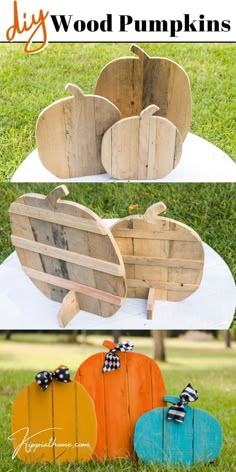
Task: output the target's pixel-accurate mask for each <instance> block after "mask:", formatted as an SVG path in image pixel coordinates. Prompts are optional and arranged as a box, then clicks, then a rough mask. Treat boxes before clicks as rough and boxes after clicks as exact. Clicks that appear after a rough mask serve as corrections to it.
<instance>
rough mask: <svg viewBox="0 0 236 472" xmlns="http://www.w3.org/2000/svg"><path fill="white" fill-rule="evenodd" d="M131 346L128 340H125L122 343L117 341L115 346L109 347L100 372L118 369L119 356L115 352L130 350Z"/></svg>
mask: <svg viewBox="0 0 236 472" xmlns="http://www.w3.org/2000/svg"><path fill="white" fill-rule="evenodd" d="M133 348H134V345H133V344H131V343H130V342H129V341H126V342H124V343H118V344H117V345H116V347H114V348H113V349H111V350H110V351H109V352H108V353H107V354H106V357H105V362H104V366H103V369H102V372H111V371H112V370H116V369H119V367H120V358H119V356H118V355H117V354H116V353H117V351H121V352H129V351H132V349H133Z"/></svg>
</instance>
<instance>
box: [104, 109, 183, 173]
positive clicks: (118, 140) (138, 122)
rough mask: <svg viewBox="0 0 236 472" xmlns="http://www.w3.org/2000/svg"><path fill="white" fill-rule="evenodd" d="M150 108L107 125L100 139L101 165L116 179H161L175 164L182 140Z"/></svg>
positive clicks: (173, 129) (169, 125) (170, 125)
mask: <svg viewBox="0 0 236 472" xmlns="http://www.w3.org/2000/svg"><path fill="white" fill-rule="evenodd" d="M157 110H158V107H156V106H154V105H150V106H149V107H147V108H146V109H145V110H143V111H142V112H141V114H140V116H135V117H131V118H125V119H123V120H120V121H118V122H117V123H115V124H114V125H113V126H111V127H110V128H109V129H108V130H107V131H106V133H105V134H104V137H103V139H102V163H103V166H104V168H105V169H106V171H107V172H108V174H110V175H112V177H114V178H116V179H136V180H139V179H142V180H145V179H161V178H163V177H165V176H166V175H168V174H169V173H170V172H171V171H172V170H173V169H174V168H175V167H176V166H177V165H178V163H179V161H180V158H181V154H182V138H181V135H180V133H179V131H178V130H177V128H176V127H175V126H174V125H173V124H172V123H171V122H170V121H169V120H167V119H166V118H162V117H158V116H153V113H155V112H156V111H157Z"/></svg>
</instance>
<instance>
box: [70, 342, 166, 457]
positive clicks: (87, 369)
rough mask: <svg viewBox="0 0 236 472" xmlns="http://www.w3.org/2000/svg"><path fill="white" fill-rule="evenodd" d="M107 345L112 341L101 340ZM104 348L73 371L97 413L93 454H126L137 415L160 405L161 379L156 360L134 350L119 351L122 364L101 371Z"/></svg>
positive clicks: (161, 393)
mask: <svg viewBox="0 0 236 472" xmlns="http://www.w3.org/2000/svg"><path fill="white" fill-rule="evenodd" d="M103 344H104V345H105V346H106V347H107V348H108V349H113V348H114V347H115V344H114V343H112V342H109V341H105V342H104V343H103ZM105 355H106V353H105V352H100V353H99V354H95V355H93V356H91V357H89V358H88V359H87V360H86V361H85V362H83V363H82V364H81V366H80V367H79V368H78V370H77V373H76V375H75V380H77V381H78V382H80V383H81V384H82V385H83V386H84V387H85V388H86V390H87V392H88V393H89V394H90V395H91V397H92V399H93V401H94V405H95V409H96V414H97V422H98V440H97V445H96V448H95V451H94V458H96V459H101V460H102V459H104V458H106V457H110V458H115V457H125V456H127V455H130V454H133V433H134V427H135V423H136V421H137V419H138V418H139V416H140V415H142V414H143V413H144V412H146V411H149V410H150V409H152V408H154V407H157V406H163V392H165V386H164V381H163V378H162V374H161V372H160V369H159V367H158V366H157V364H156V363H155V362H154V361H153V360H152V359H150V358H149V357H147V356H145V355H143V354H139V353H134V352H119V353H118V355H119V357H120V363H121V367H120V368H119V369H117V370H115V371H112V372H106V373H103V372H102V368H103V365H104V361H105Z"/></svg>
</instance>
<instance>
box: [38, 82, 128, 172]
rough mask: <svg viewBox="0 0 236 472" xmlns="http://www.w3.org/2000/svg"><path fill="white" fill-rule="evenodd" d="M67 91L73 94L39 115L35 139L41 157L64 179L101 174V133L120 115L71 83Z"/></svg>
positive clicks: (102, 100) (49, 167)
mask: <svg viewBox="0 0 236 472" xmlns="http://www.w3.org/2000/svg"><path fill="white" fill-rule="evenodd" d="M66 90H67V91H68V92H71V93H72V94H73V95H74V96H73V97H68V98H63V99H62V100H58V101H57V102H55V103H53V104H52V105H50V106H49V107H47V108H45V109H44V110H43V111H42V112H41V114H40V115H39V118H38V121H37V124H36V141H37V146H38V153H39V157H40V160H41V161H42V163H43V164H44V166H45V167H46V168H47V169H48V170H49V171H50V172H52V173H53V174H55V175H56V176H57V177H60V178H63V179H64V178H65V179H66V178H71V177H80V176H83V175H94V174H101V173H103V172H104V168H103V166H102V162H101V141H102V136H103V134H104V133H105V131H106V130H107V129H108V128H109V127H110V126H111V125H113V124H114V123H115V122H116V121H118V120H119V119H120V118H121V114H120V112H119V110H118V109H117V108H116V106H115V105H113V104H112V103H110V102H109V101H108V100H107V99H106V98H104V97H98V96H95V95H84V94H83V92H82V91H81V90H80V89H79V87H76V86H75V85H72V84H68V85H67V86H66Z"/></svg>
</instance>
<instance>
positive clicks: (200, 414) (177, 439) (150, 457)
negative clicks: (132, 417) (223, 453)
mask: <svg viewBox="0 0 236 472" xmlns="http://www.w3.org/2000/svg"><path fill="white" fill-rule="evenodd" d="M164 400H165V401H166V402H170V403H176V402H177V401H178V400H179V398H178V397H173V396H165V397H164ZM185 409H186V415H185V419H184V422H183V423H178V422H176V421H170V420H168V419H167V411H168V408H156V409H154V410H152V411H149V412H147V413H145V414H144V415H142V416H141V417H140V418H139V419H138V421H137V423H136V426H135V432H134V447H135V451H136V453H137V455H138V457H139V458H140V459H142V460H143V461H144V462H147V463H153V464H169V465H175V464H179V465H180V464H181V465H184V466H190V465H193V464H195V463H198V462H210V461H213V460H214V459H216V458H217V457H218V455H219V454H220V450H221V447H222V428H221V425H220V423H219V422H218V421H217V420H216V418H214V416H212V415H210V414H209V413H207V412H206V411H203V410H200V409H199V408H190V407H189V406H188V405H187V406H185Z"/></svg>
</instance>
